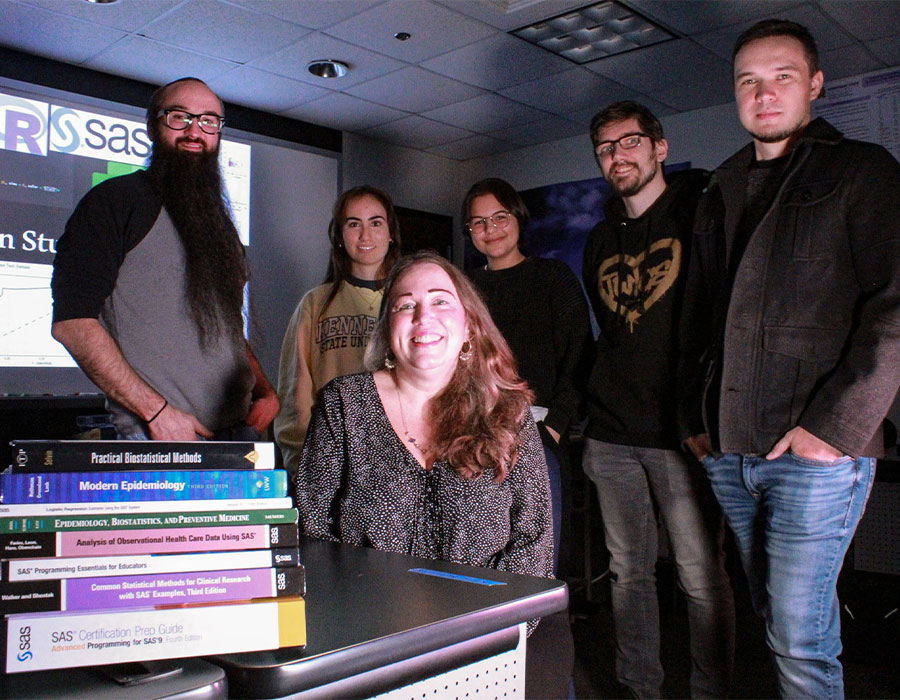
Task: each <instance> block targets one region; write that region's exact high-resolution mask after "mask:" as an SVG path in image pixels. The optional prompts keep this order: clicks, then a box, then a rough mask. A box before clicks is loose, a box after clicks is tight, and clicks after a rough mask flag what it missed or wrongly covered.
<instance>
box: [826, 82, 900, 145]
mask: <svg viewBox="0 0 900 700" xmlns="http://www.w3.org/2000/svg"><path fill="white" fill-rule="evenodd" d="M813 111H814V115H815V116H817V117H823V118H824V119H827V120H828V121H829V122H831V123H832V124H833V125H834V126H835V127H836V128H837V129H840V130H841V131H842V132H843V133H844V136H846V137H847V138H851V139H857V140H858V141H871V142H872V143H878V144H881V145H882V146H884V147H885V148H886V149H888V150H889V151H890V152H891V154H892V155H893V156H894V158H896V159H897V160H900V68H886V69H885V70H880V71H875V72H873V73H866V74H865V75H857V76H856V77H853V78H845V79H844V80H835V81H832V82H827V83H825V97H820V98H819V99H818V100H816V101H815V102H813Z"/></svg>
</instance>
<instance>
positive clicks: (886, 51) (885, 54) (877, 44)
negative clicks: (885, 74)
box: [866, 36, 900, 66]
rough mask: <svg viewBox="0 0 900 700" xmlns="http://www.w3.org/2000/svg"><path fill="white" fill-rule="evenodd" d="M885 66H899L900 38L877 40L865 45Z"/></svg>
mask: <svg viewBox="0 0 900 700" xmlns="http://www.w3.org/2000/svg"><path fill="white" fill-rule="evenodd" d="M866 45H867V46H868V47H869V48H870V49H871V50H872V53H874V54H875V55H876V56H877V57H878V58H880V59H881V60H882V61H884V63H885V65H887V66H900V36H892V37H888V38H887V39H877V40H875V41H869V42H867V44H866Z"/></svg>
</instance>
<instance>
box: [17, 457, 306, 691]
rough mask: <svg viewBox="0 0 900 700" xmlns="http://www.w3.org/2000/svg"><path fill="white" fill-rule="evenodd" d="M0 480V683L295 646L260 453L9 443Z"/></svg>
mask: <svg viewBox="0 0 900 700" xmlns="http://www.w3.org/2000/svg"><path fill="white" fill-rule="evenodd" d="M12 448H13V449H12V464H11V465H10V467H9V469H7V470H6V471H5V472H3V473H2V474H0V614H2V616H3V624H2V626H0V642H2V643H3V644H4V645H5V650H4V651H5V653H4V657H5V664H4V668H5V670H6V672H7V673H17V672H23V671H38V670H45V669H57V668H70V667H75V666H93V665H101V664H115V663H124V662H141V661H152V660H158V659H171V658H182V657H188V656H205V655H210V654H226V653H234V652H244V651H259V650H263V649H277V648H281V647H296V646H303V645H304V644H305V643H306V624H305V621H306V617H305V609H304V601H303V598H302V596H303V595H304V593H305V570H304V569H303V566H302V565H301V564H300V552H299V548H298V533H297V511H296V509H294V508H293V507H292V502H291V500H290V498H288V497H287V474H286V472H285V471H283V470H281V469H273V467H274V461H275V460H274V445H273V444H272V443H237V442H186V443H165V442H142V441H130V440H126V441H86V440H85V441H81V440H77V441H49V440H47V441H44V440H19V441H13V443H12Z"/></svg>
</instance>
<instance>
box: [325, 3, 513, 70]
mask: <svg viewBox="0 0 900 700" xmlns="http://www.w3.org/2000/svg"><path fill="white" fill-rule="evenodd" d="M496 31H497V30H496V29H493V28H492V27H489V26H487V25H486V24H483V23H482V22H478V21H476V20H473V19H470V18H468V17H466V16H465V15H461V14H459V13H458V12H453V11H452V10H450V9H447V8H446V7H444V6H443V5H438V4H435V3H432V2H429V1H428V0H390V1H389V2H386V3H384V4H383V5H379V6H377V7H374V8H372V9H371V10H368V11H367V12H363V13H361V14H359V15H356V16H355V17H352V18H350V19H348V20H345V21H343V22H341V23H339V24H336V25H334V26H333V27H329V28H328V30H327V33H328V34H330V35H331V36H336V37H338V38H340V39H343V40H344V41H349V42H353V43H355V44H359V45H360V46H365V47H366V48H369V49H372V50H373V51H378V52H380V53H383V54H387V55H388V56H393V57H394V58H398V59H400V60H403V61H408V62H410V63H417V62H419V61H423V60H425V59H426V58H431V57H432V56H437V55H438V54H443V53H446V52H448V51H452V50H453V49H456V48H459V47H460V46H465V45H467V44H471V43H473V42H475V41H478V40H479V39H484V38H485V37H487V36H490V35H492V34H495V33H496ZM397 32H407V33H409V34H411V37H410V38H409V39H408V40H406V41H398V40H397V39H395V38H394V34H396V33H397Z"/></svg>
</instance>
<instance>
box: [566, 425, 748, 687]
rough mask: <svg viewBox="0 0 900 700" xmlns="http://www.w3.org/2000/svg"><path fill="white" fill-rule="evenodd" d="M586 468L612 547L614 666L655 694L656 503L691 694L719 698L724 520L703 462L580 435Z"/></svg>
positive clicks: (726, 596)
mask: <svg viewBox="0 0 900 700" xmlns="http://www.w3.org/2000/svg"><path fill="white" fill-rule="evenodd" d="M583 466H584V471H585V473H586V474H587V475H588V477H590V479H591V480H592V481H593V482H594V484H595V485H596V487H597V496H598V499H599V501H600V510H601V515H602V517H603V531H604V533H605V535H606V547H607V549H608V550H609V556H610V561H609V568H610V572H611V579H610V581H611V583H610V589H611V595H612V606H613V621H614V623H615V630H616V675H617V677H618V680H619V682H620V683H621V684H622V685H624V686H626V687H628V688H629V689H630V690H631V691H632V692H634V693H635V694H636V695H637V696H638V697H642V698H643V697H659V696H660V689H661V685H662V680H663V669H662V664H661V663H660V659H659V603H658V600H657V597H656V573H655V572H656V559H657V551H658V550H657V547H658V545H657V520H656V510H657V509H658V511H659V516H660V518H661V519H662V523H663V525H664V526H665V528H666V531H667V532H668V535H669V541H670V543H671V546H672V553H673V556H674V559H675V568H676V570H677V572H678V585H679V587H680V588H681V590H682V591H683V592H684V595H685V599H686V601H687V609H688V623H689V625H690V634H691V695H692V696H693V697H715V698H721V697H726V696H727V694H728V686H729V683H730V677H731V669H732V667H733V663H734V597H733V594H732V590H731V584H730V581H729V579H728V575H727V574H726V573H725V557H724V554H723V552H722V538H723V534H724V533H723V522H722V515H721V511H720V510H719V507H718V505H717V504H716V502H715V498H714V497H713V494H712V491H711V489H710V485H709V482H708V480H707V478H706V475H705V474H704V473H703V469H702V468H701V467H700V465H699V464H697V463H696V462H688V461H687V460H686V459H685V457H684V456H683V455H682V454H681V453H680V452H677V451H675V450H661V449H654V448H643V447H630V446H628V445H615V444H612V443H607V442H600V441H598V440H592V439H590V438H587V439H586V440H585V449H584V460H583Z"/></svg>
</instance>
